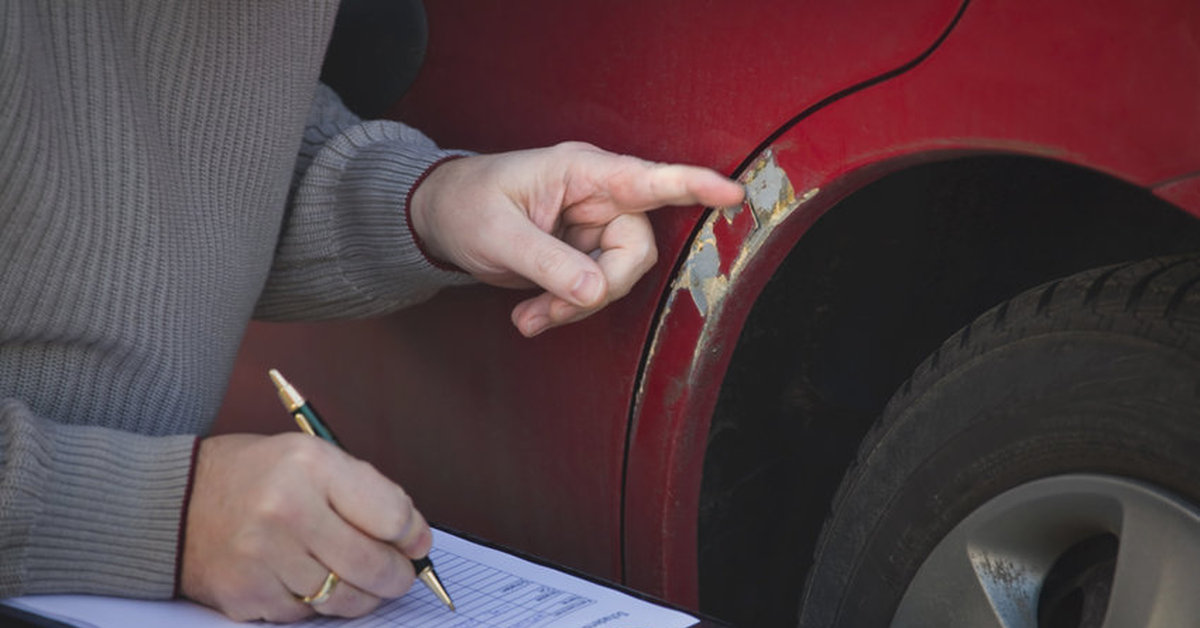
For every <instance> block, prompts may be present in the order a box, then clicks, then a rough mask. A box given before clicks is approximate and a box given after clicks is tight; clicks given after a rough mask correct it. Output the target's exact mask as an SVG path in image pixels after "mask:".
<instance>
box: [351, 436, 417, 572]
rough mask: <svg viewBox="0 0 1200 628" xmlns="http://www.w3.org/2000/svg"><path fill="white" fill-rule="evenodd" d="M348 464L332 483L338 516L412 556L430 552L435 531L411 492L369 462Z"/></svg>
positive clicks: (415, 556)
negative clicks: (417, 506) (414, 502)
mask: <svg viewBox="0 0 1200 628" xmlns="http://www.w3.org/2000/svg"><path fill="white" fill-rule="evenodd" d="M349 466H350V467H351V469H350V470H349V472H343V473H338V474H335V475H334V476H333V480H332V481H331V484H330V490H329V496H328V497H329V503H330V505H331V506H333V509H334V510H335V511H336V512H337V513H338V515H340V516H341V517H342V518H343V519H345V520H346V521H347V522H348V523H350V524H351V525H353V526H354V527H356V528H358V529H359V530H361V531H362V532H363V533H364V534H366V535H368V536H371V537H373V538H375V539H379V540H380V541H385V542H388V543H390V544H392V545H394V546H396V547H397V548H399V549H400V551H402V552H404V554H405V555H406V556H408V557H409V558H423V557H424V556H425V555H426V554H428V553H429V548H430V545H431V544H432V542H433V534H432V533H431V532H430V531H429V524H428V523H426V522H425V517H424V516H422V515H421V512H420V511H419V510H417V509H416V508H415V507H414V506H413V503H412V498H410V497H409V496H408V493H405V492H404V489H402V488H400V486H398V485H396V484H395V483H394V482H392V481H391V480H389V479H388V478H387V477H385V476H384V475H383V474H382V473H380V472H379V471H378V470H376V469H375V467H373V466H371V465H370V464H368V463H366V462H363V461H361V460H356V459H353V458H351V459H350V460H349Z"/></svg>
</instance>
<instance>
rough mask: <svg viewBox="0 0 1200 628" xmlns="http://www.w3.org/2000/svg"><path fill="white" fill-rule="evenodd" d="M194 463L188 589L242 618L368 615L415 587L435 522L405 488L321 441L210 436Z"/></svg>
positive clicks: (182, 588)
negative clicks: (430, 522) (418, 563)
mask: <svg viewBox="0 0 1200 628" xmlns="http://www.w3.org/2000/svg"><path fill="white" fill-rule="evenodd" d="M194 469H195V470H194V479H193V481H192V489H191V498H190V500H189V506H188V508H187V512H186V513H185V514H186V519H185V521H184V522H181V525H182V526H185V530H184V535H183V548H182V561H181V565H180V574H179V578H178V582H179V593H180V594H182V595H184V596H186V597H188V598H191V599H193V600H196V601H198V602H201V603H203V604H207V605H209V606H212V607H214V608H216V609H217V610H220V611H221V612H223V613H225V614H226V615H228V616H229V617H231V618H233V619H236V620H240V621H247V620H255V619H265V620H268V621H273V622H290V621H296V620H298V619H302V618H304V617H307V616H309V615H312V614H313V613H319V614H322V615H337V616H343V617H358V616H362V615H365V614H367V613H369V612H371V611H372V610H373V609H374V608H375V607H376V606H378V605H379V603H380V602H381V601H382V600H383V599H388V598H394V597H398V596H400V595H403V594H404V593H405V592H407V591H408V589H409V588H410V587H411V586H412V584H413V582H414V579H415V573H414V570H413V560H415V559H419V558H422V557H426V556H428V553H429V549H430V545H431V542H432V535H431V532H430V530H429V526H428V524H427V523H426V522H425V518H424V517H423V516H422V515H421V513H420V512H419V511H418V510H417V509H416V508H414V507H413V505H412V500H411V499H409V497H408V495H407V494H406V493H405V492H404V490H403V489H401V488H400V487H399V486H397V485H396V484H395V483H393V482H392V481H390V480H389V479H387V478H386V477H385V476H383V475H382V474H381V473H379V472H378V471H376V470H375V469H374V468H373V467H372V466H371V465H369V464H367V463H365V462H362V461H360V460H357V459H355V458H353V457H351V456H350V455H348V454H346V453H345V452H343V451H342V450H341V449H339V448H338V447H336V446H335V445H333V444H331V443H329V442H326V441H325V440H323V439H319V438H312V437H310V436H308V435H306V434H301V433H299V432H293V433H286V434H278V435H275V436H258V435H251V434H225V435H220V436H211V437H208V438H205V439H203V440H202V441H200V445H199V449H198V451H197V454H196V462H195V465H194ZM180 480H181V481H182V480H183V478H181V479H180ZM173 532H174V531H173V530H171V531H164V538H168V537H173V536H174V534H173ZM164 542H165V541H164ZM331 572H332V573H336V574H337V582H336V583H331V586H330V587H325V583H326V582H327V581H329V580H330V576H329V574H330V573H331ZM323 588H327V589H328V590H327V591H325V592H324V593H327V595H325V596H323V599H322V596H321V593H322V591H321V589H323ZM306 598H307V599H308V600H309V601H308V603H306V602H305V601H304V600H305V599H306Z"/></svg>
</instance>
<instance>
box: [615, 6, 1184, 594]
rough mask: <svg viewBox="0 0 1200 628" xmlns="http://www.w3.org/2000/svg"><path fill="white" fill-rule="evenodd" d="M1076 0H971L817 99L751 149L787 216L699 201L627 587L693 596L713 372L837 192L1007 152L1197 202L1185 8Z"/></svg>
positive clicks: (658, 390)
mask: <svg viewBox="0 0 1200 628" xmlns="http://www.w3.org/2000/svg"><path fill="white" fill-rule="evenodd" d="M1089 7H1090V8H1088V10H1084V7H1082V6H1080V7H1075V9H1076V11H1077V13H1078V15H1079V16H1081V17H1083V18H1084V19H1076V20H1068V17H1070V16H1072V15H1076V13H1073V12H1071V11H1069V10H1068V9H1066V8H1064V7H1063V6H1062V5H1061V4H1059V5H1056V7H1055V10H1048V8H1047V7H1042V6H1040V5H1038V6H1034V5H1031V4H1028V3H1025V4H1019V3H1003V2H987V1H978V0H976V1H974V2H972V3H971V5H970V7H969V8H968V10H967V11H966V12H965V14H964V16H963V19H962V20H961V22H960V23H959V24H957V25H956V26H955V28H954V30H953V32H952V33H950V35H949V37H947V39H946V40H945V41H944V42H943V43H942V44H941V45H940V46H939V47H938V49H937V50H936V51H934V52H933V54H932V55H931V56H930V57H929V58H928V59H927V60H924V61H923V62H922V63H920V64H919V65H917V66H916V67H914V68H913V69H911V70H910V71H907V72H904V73H903V74H901V75H898V76H896V77H894V78H891V79H889V80H887V81H884V82H881V83H879V84H878V85H872V86H871V87H869V88H868V89H864V90H862V91H860V92H857V93H853V94H848V95H846V97H844V98H842V99H840V100H838V101H837V102H834V103H831V104H829V105H828V106H827V107H824V108H822V109H821V110H819V111H816V112H814V113H813V114H812V115H811V116H809V117H807V118H805V119H804V120H802V121H800V122H799V123H797V124H796V125H795V126H793V127H792V128H790V129H789V130H788V131H787V132H785V133H784V134H782V135H781V136H779V137H778V138H777V139H776V140H775V141H774V142H773V144H772V145H771V146H770V147H769V148H768V149H767V151H765V152H764V157H768V156H769V159H770V161H771V164H772V167H778V168H779V169H780V170H782V171H783V174H784V176H785V177H786V179H785V180H786V182H787V187H788V188H789V192H790V198H791V202H792V203H794V204H795V205H794V206H789V207H788V215H787V217H786V220H784V221H781V222H778V223H765V224H755V223H754V222H753V221H752V220H751V218H750V217H751V216H752V215H753V213H754V212H755V211H756V209H755V208H753V207H749V209H750V211H745V212H742V213H740V214H737V215H731V212H712V213H710V215H709V216H708V217H707V219H706V221H705V223H704V225H703V226H702V227H701V229H700V230H699V232H698V234H697V235H696V236H695V237H694V238H693V240H692V243H691V245H690V248H689V253H688V257H687V258H686V259H685V261H684V262H683V264H681V266H680V268H681V270H680V274H679V275H677V276H676V278H675V280H674V283H673V286H672V290H671V293H670V294H669V295H668V297H667V299H668V300H667V305H666V307H665V308H664V309H663V316H662V318H661V319H660V320H659V322H658V328H657V330H656V333H655V337H654V338H653V340H652V341H651V347H650V350H649V352H648V356H649V357H648V363H647V365H646V367H645V377H644V380H643V381H642V382H641V385H640V388H639V398H638V399H637V401H636V405H635V411H634V414H633V422H632V426H633V436H632V439H631V446H630V455H629V460H630V462H629V466H628V471H627V474H628V475H627V483H626V561H627V574H628V583H629V584H630V585H631V586H634V587H639V588H644V589H648V590H653V591H656V592H659V593H660V594H662V595H665V596H667V597H671V598H674V599H681V600H689V601H692V600H693V598H692V596H693V595H694V594H695V585H694V584H693V583H692V582H691V580H692V578H693V576H692V574H694V573H695V572H696V569H697V565H696V564H695V563H694V562H689V561H691V560H692V559H694V556H695V554H694V551H692V549H691V548H694V547H696V543H697V540H698V539H697V537H696V516H695V513H696V512H697V509H698V498H699V492H700V470H701V467H702V463H703V454H704V446H705V442H706V441H705V439H706V437H707V434H708V426H709V423H708V420H709V418H710V417H711V413H712V410H713V407H714V406H715V403H716V399H717V392H718V388H719V387H718V386H717V385H716V384H719V383H720V382H721V380H722V377H723V374H724V371H725V368H726V367H727V365H728V360H729V358H730V356H731V355H732V353H733V349H734V346H735V345H736V342H737V338H738V332H739V331H740V330H741V327H742V324H743V322H744V321H745V318H746V316H747V315H748V313H749V311H750V307H751V305H752V304H753V303H754V300H755V298H756V297H757V295H758V293H759V291H760V290H761V289H762V287H763V285H764V284H765V283H766V281H767V279H769V278H770V276H771V273H772V272H773V270H774V269H775V268H776V267H777V266H778V264H779V263H780V261H781V260H782V259H783V257H784V256H785V255H786V254H787V252H788V251H789V250H790V249H791V248H792V246H793V245H794V243H795V242H796V241H797V240H798V239H799V238H800V237H802V235H803V233H804V231H805V230H806V229H807V228H808V227H809V226H811V225H812V224H813V223H814V222H815V221H816V220H817V219H818V218H819V216H820V215H821V214H822V213H824V212H825V211H827V210H829V209H831V208H833V207H835V206H836V203H837V201H838V200H840V199H841V198H842V197H844V195H845V194H847V193H849V192H851V191H853V190H855V189H858V188H860V187H861V186H863V185H865V184H866V183H868V182H870V181H872V180H874V179H877V178H878V177H880V176H882V175H883V174H886V173H888V172H891V171H893V170H897V169H901V168H904V167H907V166H911V165H914V164H917V163H921V162H925V161H930V160H938V159H950V158H953V157H957V156H963V155H968V154H981V153H1008V154H1023V155H1030V156H1036V157H1043V158H1048V159H1056V160H1062V161H1069V162H1072V163H1075V164H1079V165H1083V166H1086V167H1089V168H1092V169H1096V170H1100V171H1103V172H1107V173H1109V174H1112V175H1114V176H1116V177H1118V178H1121V179H1124V180H1126V181H1130V182H1133V183H1136V184H1139V185H1142V186H1145V187H1154V186H1156V185H1159V184H1163V187H1162V188H1160V190H1161V191H1160V196H1162V197H1164V198H1168V199H1173V200H1178V201H1180V203H1179V204H1180V206H1181V207H1185V208H1187V209H1190V210H1191V211H1192V212H1196V211H1197V209H1200V207H1197V203H1196V201H1197V200H1200V199H1197V197H1196V193H1197V189H1198V186H1197V184H1196V183H1195V181H1196V180H1195V179H1194V178H1191V179H1186V180H1183V181H1176V180H1175V179H1174V178H1175V177H1178V176H1180V174H1181V173H1188V172H1194V171H1195V170H1196V168H1197V166H1200V55H1198V54H1196V49H1195V46H1196V43H1197V38H1196V35H1197V34H1198V33H1200V12H1197V11H1196V10H1195V9H1196V8H1195V5H1191V4H1188V3H1185V2H1177V3H1175V6H1174V7H1173V9H1174V10H1173V11H1165V13H1172V14H1173V15H1174V16H1175V17H1176V18H1178V17H1179V16H1190V19H1189V21H1185V22H1182V23H1180V22H1177V21H1176V20H1173V19H1167V18H1166V17H1164V16H1157V15H1155V16H1147V15H1145V14H1144V13H1143V12H1142V11H1141V10H1140V9H1139V8H1138V7H1134V6H1131V5H1127V6H1122V5H1119V4H1116V3H1107V4H1106V5H1104V6H1103V7H1092V6H1091V5H1089ZM1066 24H1070V28H1066V27H1065V26H1064V32H1063V33H1062V34H1061V36H1053V37H1052V36H1051V35H1058V34H1057V33H1055V28H1056V27H1058V26H1063V25H1066ZM1116 42H1122V43H1120V44H1119V45H1118V44H1117V43H1116ZM1134 50H1147V51H1150V52H1148V54H1147V55H1146V56H1145V57H1139V56H1138V55H1136V54H1131V51H1134ZM1100 130H1111V132H1110V133H1101V132H1100ZM753 172H754V168H753V167H752V168H750V169H749V170H748V173H753ZM744 179H745V175H744ZM1163 182H1166V183H1165V184H1164V183H1163ZM784 196H785V197H787V196H788V195H787V194H785V195H784ZM748 249H750V250H751V255H750V257H749V258H748V257H747V250H748ZM706 251H711V252H710V253H708V254H709V255H713V253H712V252H715V256H716V258H717V260H718V261H717V262H715V263H709V266H710V267H712V268H716V269H719V270H717V271H716V272H715V273H710V275H709V276H708V277H707V279H708V281H710V282H716V283H718V284H720V285H721V286H722V287H721V289H720V294H719V301H716V302H714V299H713V295H712V294H705V295H704V297H703V298H700V299H698V298H697V297H696V295H695V292H696V291H695V284H696V280H695V278H693V277H688V276H687V273H688V272H689V270H690V269H691V268H692V261H693V260H694V259H696V258H697V257H698V256H701V255H704V254H705V252H706ZM664 452H665V453H664Z"/></svg>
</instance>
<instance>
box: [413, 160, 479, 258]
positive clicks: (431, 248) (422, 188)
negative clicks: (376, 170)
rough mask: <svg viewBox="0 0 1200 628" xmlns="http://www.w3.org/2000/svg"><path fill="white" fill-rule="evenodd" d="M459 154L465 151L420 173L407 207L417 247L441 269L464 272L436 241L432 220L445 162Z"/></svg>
mask: <svg viewBox="0 0 1200 628" xmlns="http://www.w3.org/2000/svg"><path fill="white" fill-rule="evenodd" d="M460 157H466V155H450V156H447V157H444V158H442V159H439V160H438V161H435V162H434V163H433V164H432V165H430V166H429V168H427V169H426V170H425V172H423V173H421V176H419V177H417V180H416V181H415V182H413V186H412V188H411V189H410V190H409V193H408V198H407V199H406V200H405V207H404V215H405V220H406V221H407V223H408V230H409V232H410V233H411V234H412V239H413V242H414V243H415V244H416V246H417V250H418V251H420V252H421V255H422V256H423V257H424V258H425V261H427V262H429V264H430V265H432V266H434V267H437V268H440V269H442V270H452V271H459V272H461V269H459V268H458V267H457V266H455V265H454V264H453V263H452V262H451V261H450V260H449V256H447V255H446V254H445V253H444V252H443V251H442V250H441V247H440V246H439V245H438V243H437V241H436V232H437V230H436V228H435V227H434V226H433V224H432V222H433V220H432V216H433V213H434V211H435V208H436V205H437V203H438V198H439V194H438V189H439V188H440V186H441V185H442V184H441V180H442V179H443V178H444V177H445V174H446V172H445V169H444V168H442V166H443V165H445V164H446V163H447V162H450V161H454V160H456V159H458V158H460Z"/></svg>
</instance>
